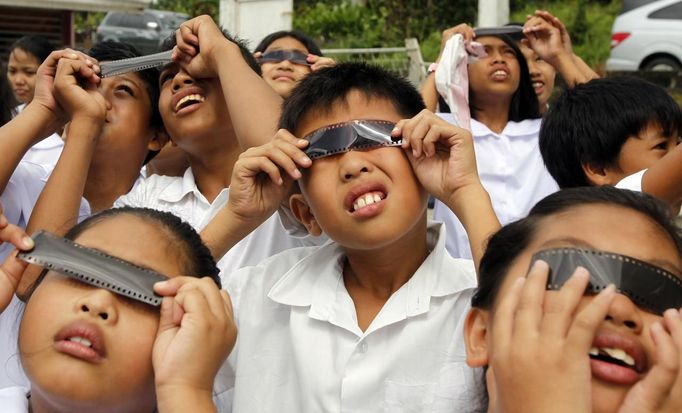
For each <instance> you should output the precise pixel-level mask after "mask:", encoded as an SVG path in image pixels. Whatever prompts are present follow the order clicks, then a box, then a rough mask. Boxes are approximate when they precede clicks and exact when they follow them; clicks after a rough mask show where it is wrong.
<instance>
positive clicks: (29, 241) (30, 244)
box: [21, 237, 35, 248]
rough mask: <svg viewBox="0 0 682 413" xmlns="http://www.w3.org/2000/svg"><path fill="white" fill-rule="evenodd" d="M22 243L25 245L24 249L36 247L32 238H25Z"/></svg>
mask: <svg viewBox="0 0 682 413" xmlns="http://www.w3.org/2000/svg"><path fill="white" fill-rule="evenodd" d="M21 243H22V244H24V247H26V248H33V246H34V245H35V243H34V242H33V239H32V238H31V237H24V238H23V239H22V240H21Z"/></svg>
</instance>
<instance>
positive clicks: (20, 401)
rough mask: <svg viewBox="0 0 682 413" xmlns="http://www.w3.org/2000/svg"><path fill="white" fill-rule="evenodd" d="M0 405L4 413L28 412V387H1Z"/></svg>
mask: <svg viewBox="0 0 682 413" xmlns="http://www.w3.org/2000/svg"><path fill="white" fill-rule="evenodd" d="M0 406H2V413H28V412H29V408H28V389H27V388H24V387H18V386H15V387H8V388H5V389H0Z"/></svg>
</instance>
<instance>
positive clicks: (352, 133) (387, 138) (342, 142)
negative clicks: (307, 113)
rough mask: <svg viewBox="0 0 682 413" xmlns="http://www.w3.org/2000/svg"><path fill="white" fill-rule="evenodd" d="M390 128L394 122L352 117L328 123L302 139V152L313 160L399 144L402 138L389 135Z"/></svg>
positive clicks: (391, 128) (391, 129) (393, 125)
mask: <svg viewBox="0 0 682 413" xmlns="http://www.w3.org/2000/svg"><path fill="white" fill-rule="evenodd" d="M394 127H395V123H393V122H390V121H385V120H352V121H349V122H342V123H336V124H333V125H328V126H325V127H323V128H320V129H317V130H315V131H313V132H311V133H310V134H308V135H306V136H305V137H304V138H303V139H305V140H307V141H308V142H309V144H308V148H306V151H305V153H306V155H308V157H309V158H310V159H311V160H315V159H319V158H324V157H327V156H332V155H337V154H340V153H344V152H348V151H350V150H368V149H374V148H378V147H382V146H400V145H402V142H403V140H402V139H401V138H393V137H392V136H391V132H392V131H393V128H394Z"/></svg>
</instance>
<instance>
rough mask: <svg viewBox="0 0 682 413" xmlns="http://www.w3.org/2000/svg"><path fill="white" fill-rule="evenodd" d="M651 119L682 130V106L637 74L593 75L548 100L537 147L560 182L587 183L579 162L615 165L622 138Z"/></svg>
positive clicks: (669, 132) (565, 185) (651, 122)
mask: <svg viewBox="0 0 682 413" xmlns="http://www.w3.org/2000/svg"><path fill="white" fill-rule="evenodd" d="M650 125H658V126H660V127H661V128H662V129H663V133H664V135H666V136H673V135H674V134H676V133H682V111H681V110H680V106H679V105H678V104H677V103H676V102H675V100H673V98H672V97H670V95H668V93H667V92H666V91H665V90H664V89H663V88H661V87H659V86H656V85H654V84H653V83H650V82H647V81H645V80H642V79H638V78H635V77H613V78H604V79H594V80H591V81H589V82H587V83H584V84H581V85H577V86H576V87H575V88H573V89H572V90H571V89H569V90H566V91H565V92H564V93H562V94H561V96H559V98H558V99H557V100H556V101H555V102H554V103H553V104H552V105H551V106H550V108H549V111H547V113H546V114H545V118H544V120H543V122H542V127H541V128H540V152H541V153H542V159H543V160H544V162H545V166H547V170H548V171H549V173H550V174H551V175H552V177H553V178H554V180H556V182H557V183H558V184H559V187H561V188H570V187H575V186H587V185H590V181H589V179H588V178H587V175H585V172H584V171H583V165H594V166H597V167H606V166H613V165H616V164H617V163H618V158H619V155H620V151H621V148H622V147H623V144H624V143H625V141H627V140H628V138H629V137H631V136H636V135H638V134H639V133H640V132H642V131H643V130H644V129H645V128H646V127H648V126H650Z"/></svg>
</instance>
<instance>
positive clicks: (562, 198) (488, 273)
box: [471, 186, 682, 309]
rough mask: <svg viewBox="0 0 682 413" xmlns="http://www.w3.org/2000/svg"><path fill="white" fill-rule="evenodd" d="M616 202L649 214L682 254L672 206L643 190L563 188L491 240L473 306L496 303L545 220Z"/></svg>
mask: <svg viewBox="0 0 682 413" xmlns="http://www.w3.org/2000/svg"><path fill="white" fill-rule="evenodd" d="M596 204H602V205H614V206H619V207H623V208H627V209H630V210H633V211H637V212H639V213H641V214H642V215H645V216H646V217H648V218H649V219H650V220H651V221H652V222H653V223H655V224H656V225H657V226H658V227H659V228H660V229H661V231H662V232H663V233H665V234H666V235H667V236H668V237H669V239H670V240H671V241H672V242H673V244H674V245H675V247H676V249H677V252H678V254H679V255H680V256H682V230H680V228H678V227H677V226H676V225H675V222H674V221H673V215H672V212H671V209H670V207H669V206H667V205H666V204H664V203H663V202H661V201H659V200H657V199H655V198H654V197H652V196H650V195H647V194H645V193H643V192H635V191H628V190H625V189H617V188H614V187H611V186H599V187H579V188H570V189H564V190H561V191H558V192H555V193H554V194H551V195H549V196H547V197H545V198H544V199H542V200H541V201H540V202H538V203H537V204H536V205H535V206H534V207H533V209H531V211H530V213H529V214H528V216H527V217H526V218H523V219H520V220H518V221H516V222H513V223H511V224H508V225H505V226H504V227H502V228H501V229H500V230H499V231H497V232H496V233H495V234H494V235H493V236H492V237H491V238H490V240H489V241H488V245H487V247H486V251H485V254H484V255H483V258H482V259H481V265H480V268H479V281H478V288H477V290H476V293H475V294H474V296H473V297H472V299H471V306H472V307H477V308H484V309H489V308H491V307H492V306H493V304H494V302H495V299H496V297H497V294H498V292H499V289H500V286H501V285H502V282H503V281H504V279H505V277H506V275H507V271H508V270H509V268H510V267H511V265H512V263H513V262H514V260H516V258H517V257H518V256H519V255H520V254H521V253H522V252H523V251H524V250H525V249H526V248H527V247H528V245H530V243H531V242H532V241H533V239H534V238H535V236H536V234H537V233H538V232H539V231H541V230H542V225H541V224H542V221H544V219H546V218H549V217H551V216H554V215H556V214H559V213H561V212H564V211H566V210H569V209H572V208H576V207H579V206H583V205H596Z"/></svg>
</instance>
